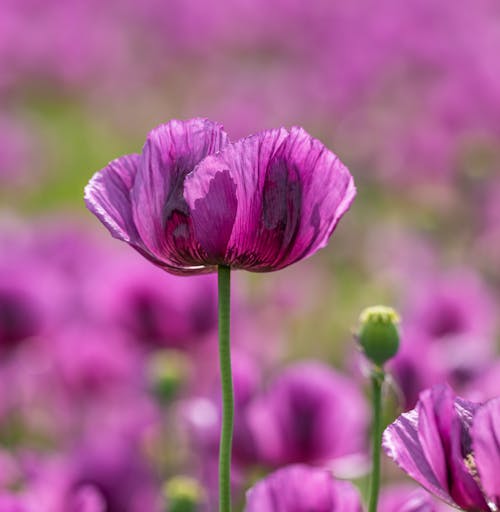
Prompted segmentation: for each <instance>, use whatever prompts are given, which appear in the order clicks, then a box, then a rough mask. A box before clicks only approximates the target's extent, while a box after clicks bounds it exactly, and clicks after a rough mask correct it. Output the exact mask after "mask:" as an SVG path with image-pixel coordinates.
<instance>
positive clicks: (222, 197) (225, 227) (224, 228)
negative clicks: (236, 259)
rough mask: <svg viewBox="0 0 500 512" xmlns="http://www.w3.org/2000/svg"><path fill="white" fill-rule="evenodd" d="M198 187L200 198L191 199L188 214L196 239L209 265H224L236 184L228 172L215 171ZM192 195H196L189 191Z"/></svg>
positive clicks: (233, 213)
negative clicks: (191, 202)
mask: <svg viewBox="0 0 500 512" xmlns="http://www.w3.org/2000/svg"><path fill="white" fill-rule="evenodd" d="M197 184H198V185H204V189H205V190H199V191H198V194H199V197H198V198H197V199H194V205H193V208H192V211H191V218H192V221H193V227H194V233H195V236H196V240H197V241H198V243H199V244H200V245H201V247H202V248H203V250H204V252H205V254H206V255H207V256H206V258H207V262H208V263H210V264H213V265H217V264H224V262H225V255H226V251H227V244H228V242H229V238H230V237H231V233H232V231H233V225H234V220H235V218H236V210H237V205H238V203H237V199H236V183H235V182H234V180H233V178H232V177H231V174H230V173H229V171H227V170H225V171H219V170H216V171H215V175H214V177H213V178H212V179H211V180H210V181H208V182H205V183H203V184H201V183H200V182H199V181H198V182H197ZM193 185H194V183H193ZM191 194H196V192H195V191H194V190H192V189H191ZM191 197H193V198H194V197H195V196H194V195H193V196H191Z"/></svg>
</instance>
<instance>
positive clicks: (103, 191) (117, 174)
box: [85, 154, 186, 274]
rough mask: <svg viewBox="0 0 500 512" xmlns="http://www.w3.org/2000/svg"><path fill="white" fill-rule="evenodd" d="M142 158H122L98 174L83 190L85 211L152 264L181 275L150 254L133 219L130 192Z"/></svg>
mask: <svg viewBox="0 0 500 512" xmlns="http://www.w3.org/2000/svg"><path fill="white" fill-rule="evenodd" d="M140 161H141V156H140V155H138V154H131V155H125V156H123V157H121V158H117V159H116V160H113V161H112V162H110V163H109V164H108V165H107V166H106V167H105V168H104V169H102V170H101V171H99V172H97V173H96V174H95V175H94V176H93V177H92V179H91V180H90V182H89V184H88V185H87V186H86V187H85V203H86V205H87V208H88V209H89V210H90V211H91V212H92V213H93V214H94V215H95V216H96V217H97V218H98V219H99V220H100V221H101V222H102V223H103V224H104V225H105V226H106V227H107V228H108V230H109V232H110V233H111V235H112V236H113V237H115V238H118V239H119V240H123V241H124V242H127V243H129V244H130V245H131V246H132V247H134V249H136V250H137V251H138V252H139V253H140V254H142V255H143V256H144V257H145V258H147V259H149V260H150V261H151V262H153V263H154V264H155V265H157V266H159V267H161V268H163V269H164V270H167V271H168V272H171V273H174V274H184V273H186V271H185V270H184V268H183V267H180V266H178V265H176V264H175V263H173V262H171V261H170V260H169V259H168V258H166V257H164V258H162V260H160V259H158V258H157V257H156V256H155V255H153V254H152V253H151V252H150V250H149V249H148V248H147V247H146V246H145V245H144V243H143V240H142V239H141V237H140V235H139V233H138V231H137V228H136V225H135V222H134V219H133V211H132V210H133V207H132V202H131V197H130V193H131V189H132V187H133V185H134V182H135V178H136V175H137V172H138V168H139V166H140Z"/></svg>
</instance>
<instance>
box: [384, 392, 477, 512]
mask: <svg viewBox="0 0 500 512" xmlns="http://www.w3.org/2000/svg"><path fill="white" fill-rule="evenodd" d="M474 407H475V406H474V404H469V403H468V402H466V401H464V400H455V398H454V396H453V393H452V391H451V389H450V388H449V387H448V386H435V387H434V388H432V389H431V390H426V391H424V392H423V393H421V395H420V400H419V402H418V404H417V407H416V409H414V410H413V411H410V412H408V413H405V414H403V415H401V416H400V417H399V418H398V419H397V420H396V421H395V422H394V423H393V424H392V425H390V426H389V427H388V428H387V429H386V431H385V432H384V437H383V446H384V449H385V451H386V452H387V454H388V456H389V457H391V458H392V459H393V460H394V461H395V462H396V463H397V464H398V465H399V466H400V467H401V469H403V470H404V471H405V472H406V473H407V474H408V475H409V476H411V477H412V478H413V479H415V480H416V481H417V482H419V483H420V484H421V485H422V486H424V487H425V488H426V489H428V490H429V491H430V492H432V493H433V494H435V495H436V496H438V497H439V498H441V499H443V500H444V501H447V502H448V503H451V504H452V503H455V504H457V505H458V506H460V507H462V508H464V509H466V510H469V509H479V510H487V508H484V507H485V506H486V503H485V501H484V498H483V497H482V494H481V491H480V489H479V487H478V486H477V484H476V482H475V481H474V478H473V476H472V475H471V474H470V472H469V470H468V468H467V466H466V464H465V462H464V461H465V459H466V457H467V456H468V455H469V454H470V451H469V450H470V436H469V432H468V428H469V424H470V414H471V413H472V412H473V410H474Z"/></svg>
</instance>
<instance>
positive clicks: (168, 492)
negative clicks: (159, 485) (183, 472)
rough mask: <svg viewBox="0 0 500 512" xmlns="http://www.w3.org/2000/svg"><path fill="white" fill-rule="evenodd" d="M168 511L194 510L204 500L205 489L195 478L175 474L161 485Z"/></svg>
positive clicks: (188, 511) (185, 511) (183, 511)
mask: <svg viewBox="0 0 500 512" xmlns="http://www.w3.org/2000/svg"><path fill="white" fill-rule="evenodd" d="M163 492H164V495H165V498H166V500H167V506H168V508H167V510H168V512H196V511H197V510H200V505H202V504H203V502H204V501H205V491H204V490H203V488H202V487H201V485H200V484H199V483H198V481H197V480H195V479H194V478H191V477H188V476H176V477H174V478H172V479H171V480H169V481H168V482H167V483H166V484H165V485H164V487H163Z"/></svg>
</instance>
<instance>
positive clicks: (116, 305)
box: [95, 255, 217, 349]
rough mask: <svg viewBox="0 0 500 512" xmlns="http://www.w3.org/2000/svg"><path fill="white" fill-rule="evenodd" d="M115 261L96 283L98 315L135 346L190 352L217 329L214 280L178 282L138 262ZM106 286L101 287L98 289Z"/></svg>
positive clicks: (198, 278)
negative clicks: (119, 330) (177, 349)
mask: <svg viewBox="0 0 500 512" xmlns="http://www.w3.org/2000/svg"><path fill="white" fill-rule="evenodd" d="M113 257H114V260H115V261H114V265H113V268H112V269H109V268H104V269H103V270H104V272H105V273H106V275H107V279H106V281H105V283H103V282H102V280H101V283H95V286H96V287H98V288H99V289H100V288H101V287H102V290H101V291H100V293H99V302H100V304H99V310H100V314H101V315H104V316H105V317H107V318H108V321H110V322H111V323H112V325H115V326H117V327H118V328H119V329H121V330H122V331H123V332H124V334H125V335H126V336H128V337H130V338H131V339H132V340H133V341H136V342H138V343H139V344H140V345H143V346H146V347H148V346H149V347H168V348H180V349H183V348H184V349H188V348H192V346H193V344H195V343H199V342H200V341H202V340H203V339H205V338H206V337H207V336H209V335H210V334H212V333H214V332H216V328H217V280H216V279H214V278H213V276H197V277H196V278H195V279H191V280H189V282H179V280H178V279H176V278H175V277H173V276H170V275H168V274H165V273H162V272H161V271H159V270H158V269H155V268H152V267H151V266H150V265H148V264H147V263H145V262H144V261H141V259H140V258H138V257H137V258H123V257H121V258H118V261H117V258H116V256H115V255H113ZM103 284H104V286H102V285H103Z"/></svg>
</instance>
